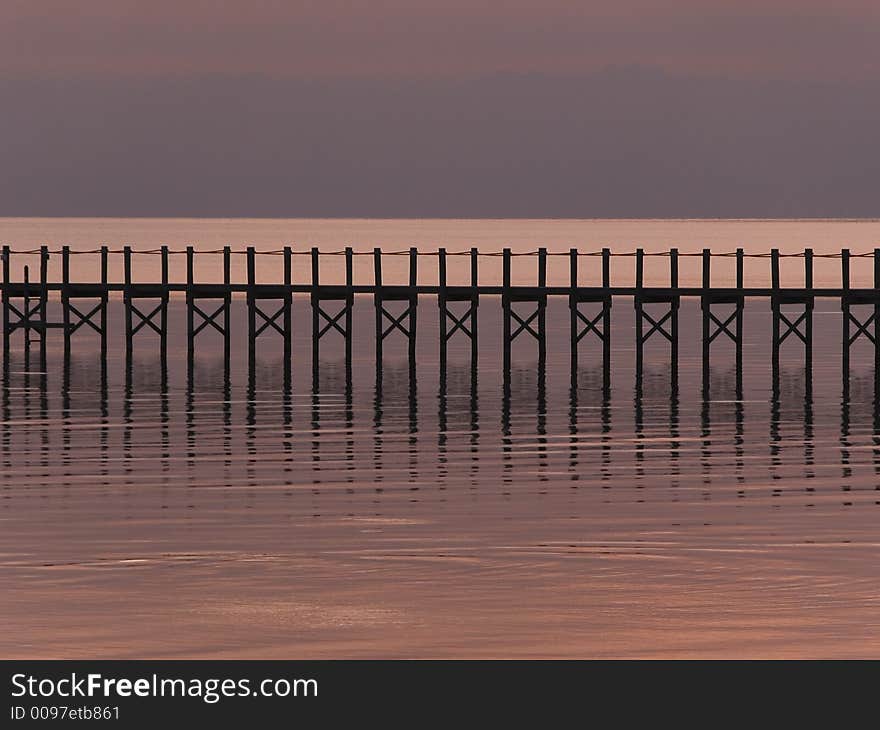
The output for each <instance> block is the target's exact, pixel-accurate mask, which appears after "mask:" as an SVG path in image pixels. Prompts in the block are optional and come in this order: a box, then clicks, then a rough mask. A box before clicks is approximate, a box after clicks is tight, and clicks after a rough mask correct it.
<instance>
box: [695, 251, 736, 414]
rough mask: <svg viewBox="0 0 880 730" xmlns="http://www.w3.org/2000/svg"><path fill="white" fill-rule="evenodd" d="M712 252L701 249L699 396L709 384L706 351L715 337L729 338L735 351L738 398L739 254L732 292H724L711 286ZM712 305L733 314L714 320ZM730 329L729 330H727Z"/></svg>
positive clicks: (706, 392)
mask: <svg viewBox="0 0 880 730" xmlns="http://www.w3.org/2000/svg"><path fill="white" fill-rule="evenodd" d="M711 261H712V252H711V251H710V250H709V249H708V248H704V249H703V293H702V296H701V297H700V304H701V306H702V310H703V396H704V397H707V396H708V395H709V381H710V366H709V360H710V357H709V356H710V349H711V345H712V343H713V342H714V341H715V339H717V338H718V336H719V335H721V334H725V335H727V337H729V338H730V339H731V340H732V341H733V343H734V346H735V348H736V354H735V356H734V367H735V373H736V375H735V377H736V397H737V398H738V399H741V398H742V354H743V309H744V307H745V297H744V296H743V293H742V289H743V250H742V249H741V248H738V249H737V250H736V291H734V292H726V291H723V290H722V291H718V290H714V291H713V289H712V283H711V278H712V276H711ZM713 305H722V306H723V305H733V311H732V312H731V311H729V312H727V313H726V314H722V315H721V316H718V315H717V314H715V312H713V311H712V306H713ZM731 326H733V330H731Z"/></svg>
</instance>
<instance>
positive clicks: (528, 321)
mask: <svg viewBox="0 0 880 730" xmlns="http://www.w3.org/2000/svg"><path fill="white" fill-rule="evenodd" d="M510 259H511V252H510V249H509V248H505V249H504V250H503V252H502V286H501V306H502V309H503V316H504V345H503V346H504V363H503V369H504V372H503V375H504V388H505V390H508V389H509V388H510V364H511V346H512V345H513V341H514V340H515V339H516V338H517V337H519V335H521V334H523V333H524V332H527V333H528V334H530V335H531V336H532V337H534V338H535V340H536V341H537V343H538V372H539V373H543V372H544V370H545V365H546V362H547V336H546V334H547V249H546V248H540V249H538V286H537V287H530V286H529V287H523V286H517V287H514V286H511V277H510ZM523 302H524V303H527V304H533V305H534V309H530V310H529V312H528V313H522V314H521V313H520V312H517V311H516V309H515V308H514V305H515V304H518V303H523ZM514 322H515V323H516V329H513V324H514ZM533 323H535V324H536V325H537V326H536V327H535V326H533Z"/></svg>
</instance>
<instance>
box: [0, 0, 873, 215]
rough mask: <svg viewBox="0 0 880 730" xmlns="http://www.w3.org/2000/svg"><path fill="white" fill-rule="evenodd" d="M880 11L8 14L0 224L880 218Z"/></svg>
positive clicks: (151, 9)
mask: <svg viewBox="0 0 880 730" xmlns="http://www.w3.org/2000/svg"><path fill="white" fill-rule="evenodd" d="M878 38H880V3H878V2H876V0H875V1H874V2H866V1H863V0H859V1H856V0H838V1H837V2H834V3H831V2H818V1H817V0H763V1H762V2H757V1H754V0H739V1H738V2H732V1H727V2H719V1H718V0H674V1H670V2H656V1H654V2H651V1H649V0H616V1H615V2H562V0H543V1H542V2H534V1H533V2H526V1H524V0H511V1H508V2H486V1H485V0H484V1H482V2H480V1H479V0H469V1H467V2H465V1H464V0H447V1H446V2H436V1H434V2H428V1H427V0H409V1H407V2H403V1H402V0H400V1H393V0H392V1H389V0H369V1H361V2H358V1H349V2H342V1H341V0H316V1H315V2H291V1H281V0H277V1H272V2H270V1H266V0H250V1H248V2H244V1H241V0H234V1H223V0H214V1H213V2H198V1H196V0H174V1H173V2H172V1H169V0H151V1H150V2H138V1H134V0H78V1H77V2H70V0H2V2H0V98H2V99H3V100H4V103H3V106H4V111H3V114H2V115H0V136H2V139H3V144H2V145H0V214H6V215H28V214H45V215H52V214H57V215H61V214H68V215H70V214H74V215H95V214H103V215H184V214H191V215H230V216H232V215H236V216H237V215H279V216H280V215H340V216H341V215H366V216H422V215H437V216H576V217H580V216H584V217H588V216H710V217H711V216H790V215H793V216H838V215H839V216H875V215H880V152H878V145H877V144H876V139H875V138H876V135H877V132H876V130H877V129H878V121H880V94H878V91H880V51H878V47H880V46H878V43H877V39H878Z"/></svg>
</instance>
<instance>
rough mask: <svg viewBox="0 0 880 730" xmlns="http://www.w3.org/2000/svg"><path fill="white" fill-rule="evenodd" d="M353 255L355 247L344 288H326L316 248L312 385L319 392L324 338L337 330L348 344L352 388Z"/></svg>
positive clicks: (347, 369)
mask: <svg viewBox="0 0 880 730" xmlns="http://www.w3.org/2000/svg"><path fill="white" fill-rule="evenodd" d="M353 256H354V252H353V251H352V249H351V247H347V248H346V249H345V285H344V286H333V285H331V286H322V285H321V284H320V270H319V269H320V267H319V253H318V249H317V248H313V249H312V291H311V304H312V386H313V389H314V390H315V392H317V391H318V387H319V385H320V355H321V338H322V337H324V335H326V334H327V333H328V332H331V331H334V330H335V331H336V332H338V333H339V334H340V335H342V339H343V341H344V342H345V380H346V389H347V390H350V389H351V338H352V329H351V319H352V307H353V306H354V293H353V292H354V290H353V288H352V287H353V284H354V282H353V278H354V273H353V263H352V257H353ZM323 302H331V303H332V302H336V303H341V308H340V309H338V310H332V311H328V310H327V309H325V307H324V304H323ZM337 306H338V304H337Z"/></svg>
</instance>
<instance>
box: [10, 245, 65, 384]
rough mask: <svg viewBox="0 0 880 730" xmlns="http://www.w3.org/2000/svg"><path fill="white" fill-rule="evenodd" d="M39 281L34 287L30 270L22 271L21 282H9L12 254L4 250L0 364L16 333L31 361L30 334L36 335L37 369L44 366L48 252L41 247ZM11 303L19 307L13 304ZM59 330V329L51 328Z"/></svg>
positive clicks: (47, 297)
mask: <svg viewBox="0 0 880 730" xmlns="http://www.w3.org/2000/svg"><path fill="white" fill-rule="evenodd" d="M39 255H40V280H39V283H38V284H37V285H36V286H35V285H34V284H33V283H32V282H31V281H30V272H29V267H28V266H25V267H24V282H23V283H22V284H14V283H13V282H12V281H11V278H12V269H11V265H12V262H11V258H12V253H11V251H10V248H9V246H4V247H3V362H4V367H6V364H7V363H8V361H9V351H10V336H11V335H12V333H13V332H15V330H17V329H20V330H22V331H23V332H24V345H25V356H26V358H28V362H29V360H30V346H31V339H32V337H33V335H32V332H37V333H38V337H39V340H40V367H41V369H42V370H45V365H46V331H47V329H48V328H49V327H50V326H52V325H50V324H49V322H48V321H47V320H48V317H47V311H48V302H49V288H48V269H49V248H48V247H47V246H41V247H40V254H39ZM14 299H18V300H20V303H18V304H16V303H14V301H13V300H14ZM54 326H59V325H54Z"/></svg>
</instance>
